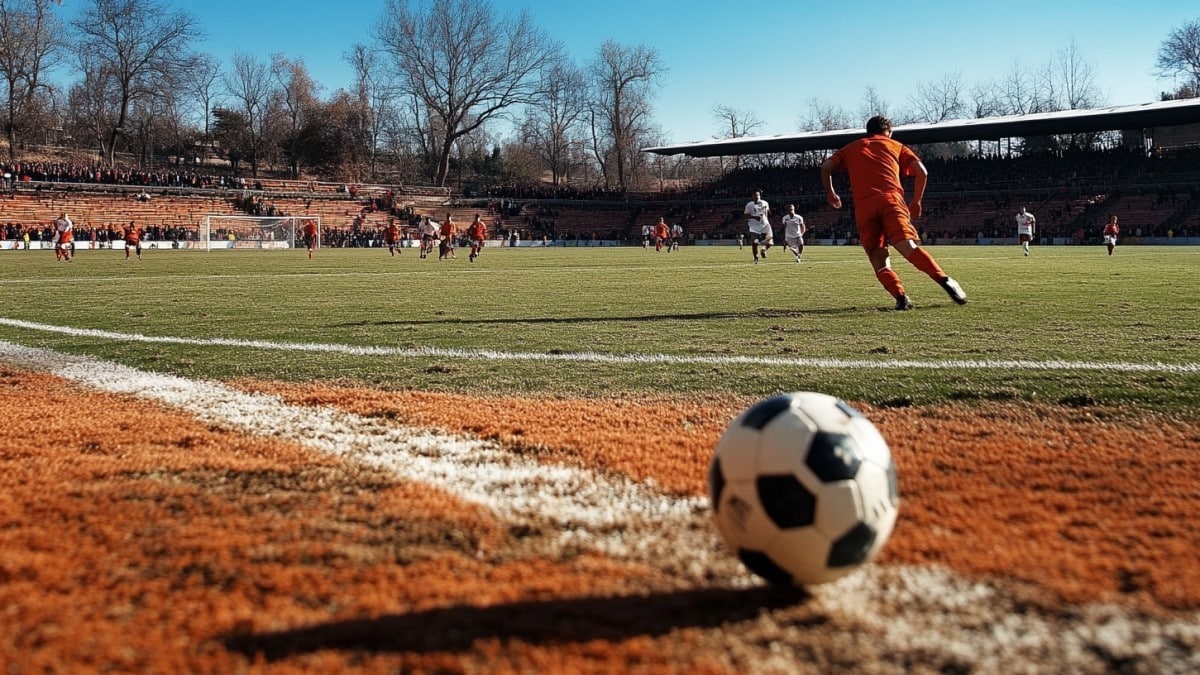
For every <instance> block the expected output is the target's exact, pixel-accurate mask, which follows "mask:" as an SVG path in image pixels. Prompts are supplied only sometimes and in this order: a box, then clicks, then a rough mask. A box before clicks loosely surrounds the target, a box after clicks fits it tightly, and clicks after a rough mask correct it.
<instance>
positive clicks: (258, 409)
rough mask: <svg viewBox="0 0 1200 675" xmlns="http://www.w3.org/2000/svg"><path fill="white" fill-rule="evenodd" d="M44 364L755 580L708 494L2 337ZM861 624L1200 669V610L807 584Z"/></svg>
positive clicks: (1042, 655) (580, 538) (1007, 650)
mask: <svg viewBox="0 0 1200 675" xmlns="http://www.w3.org/2000/svg"><path fill="white" fill-rule="evenodd" d="M3 362H8V363H12V364H14V365H17V366H19V367H23V368H36V369H40V370H43V371H46V372H50V373H52V374H54V375H56V376H59V377H62V378H64V379H67V380H71V381H74V382H77V383H79V384H82V385H86V386H89V387H93V388H96V389H99V390H103V391H108V392H113V393H120V394H131V395H136V396H139V397H143V398H147V399H151V400H156V401H159V402H161V403H164V404H167V405H170V406H172V407H175V408H179V409H183V410H185V411H188V412H190V413H191V414H194V415H195V416H196V417H197V418H199V419H201V420H206V421H210V422H214V423H218V424H222V425H227V426H230V427H235V428H238V429H240V430H244V431H247V432H249V433H253V434H259V435H264V436H272V437H277V438H283V439H285V440H291V441H294V442H297V443H300V444H303V445H305V446H307V447H310V448H313V449H315V450H317V451H320V452H325V453H329V454H331V455H335V456H339V457H345V458H346V459H348V460H351V461H359V462H363V463H367V464H370V465H374V466H378V467H381V468H385V469H388V470H390V471H392V472H393V473H394V474H395V475H396V476H398V477H400V478H401V479H408V480H416V481H421V482H426V483H429V484H432V485H434V486H437V487H440V488H442V489H445V490H446V491H448V492H451V493H453V494H455V495H458V496H460V497H462V498H464V499H468V500H471V501H474V502H476V503H479V504H482V505H484V506H486V507H488V508H491V509H492V510H494V511H495V512H496V513H497V515H499V516H501V517H504V518H507V519H508V520H509V521H510V522H513V523H529V524H531V525H533V526H534V527H535V529H536V531H537V532H539V533H540V535H541V536H542V537H543V538H544V539H545V540H546V543H547V545H548V547H549V549H550V550H549V551H548V552H550V553H556V552H557V553H561V552H562V551H564V550H574V549H576V548H578V547H586V548H589V549H592V550H596V551H598V552H601V553H604V554H606V555H609V556H612V557H616V558H621V559H625V560H630V561H634V562H639V563H642V564H646V565H648V566H653V567H654V568H657V569H660V570H663V571H665V572H667V573H669V574H672V575H675V576H676V577H678V578H680V579H681V580H687V581H688V582H690V583H692V584H696V585H698V586H714V585H730V586H744V585H750V584H753V583H756V582H755V581H754V580H753V579H750V578H749V577H748V576H747V574H746V572H745V571H744V570H743V569H742V568H741V565H740V563H738V562H737V560H736V558H735V557H734V556H732V555H730V554H729V553H728V552H727V551H725V550H724V549H723V547H722V546H721V544H720V542H719V540H718V538H717V535H716V533H715V531H714V529H713V527H712V525H711V521H710V516H709V512H708V503H707V502H708V500H707V499H704V498H695V497H693V498H683V497H672V496H668V495H664V494H662V493H661V492H659V491H657V490H656V489H655V488H654V486H653V485H650V484H642V483H636V482H633V481H630V480H628V479H626V478H623V477H619V476H611V475H606V474H603V473H599V472H595V471H591V470H588V469H586V468H575V467H562V466H548V465H542V464H538V463H535V462H530V461H529V460H527V459H524V458H522V457H520V456H518V455H516V454H515V453H512V452H509V451H507V450H506V449H505V448H503V447H502V446H500V445H498V444H495V443H491V442H486V441H481V440H478V439H470V438H464V437H459V436H454V435H449V434H440V433H434V432H430V431H427V430H422V429H415V428H409V427H405V426H402V425H398V424H395V423H392V422H389V421H387V420H377V419H369V418H363V417H360V416H358V415H354V414H351V413H347V412H343V411H340V410H337V409H334V408H328V407H301V406H295V405H290V404H287V403H285V402H284V401H283V400H282V399H280V398H279V397H276V396H271V395H265V394H250V393H246V392H242V391H238V390H236V389H232V388H230V387H227V386H224V385H221V384H218V383H214V382H202V381H194V380H189V379H187V378H183V377H177V376H173V375H162V374H158V373H152V372H146V371H141V370H137V369H135V368H130V367H128V366H124V365H121V364H117V363H111V362H107V361H102V360H99V359H95V358H92V357H87V356H74V355H70V354H63V353H59V352H54V351H51V350H46V349H37V348H31V347H24V346H21V345H17V344H14V343H11V342H7V341H3V340H0V363H3ZM810 590H811V592H812V594H813V601H814V602H816V603H818V604H819V605H820V606H821V607H822V608H823V609H824V610H825V611H826V612H828V613H830V614H834V615H837V616H839V617H841V618H840V619H839V621H842V622H844V623H845V624H847V626H848V628H849V629H850V630H854V629H856V628H857V629H865V630H867V631H869V632H870V633H871V634H873V635H880V636H881V639H882V640H883V641H884V642H885V643H886V644H887V645H889V646H891V647H893V648H895V649H896V650H898V651H902V652H906V653H924V654H925V655H927V656H928V655H930V654H938V655H941V656H942V657H944V658H946V659H951V660H954V661H956V662H959V663H964V664H969V665H970V666H971V669H979V670H982V671H984V672H1018V671H1020V672H1037V671H1039V670H1042V669H1044V668H1045V666H1046V664H1047V663H1054V664H1064V663H1066V664H1076V665H1078V666H1079V667H1080V668H1081V669H1083V670H1088V669H1089V667H1088V666H1089V665H1094V666H1096V667H1101V666H1102V665H1103V661H1099V662H1098V661H1096V655H1097V654H1113V655H1115V656H1118V657H1125V658H1130V659H1131V660H1132V662H1133V663H1134V664H1135V665H1136V664H1137V663H1139V662H1140V659H1141V658H1145V657H1147V656H1148V655H1149V656H1153V658H1154V661H1153V663H1154V664H1155V665H1156V666H1157V667H1158V668H1159V669H1161V670H1163V671H1165V672H1196V670H1197V669H1198V668H1200V616H1191V617H1187V618H1169V617H1168V618H1164V617H1152V616H1138V615H1136V614H1131V613H1129V612H1128V611H1127V610H1125V609H1123V608H1120V607H1116V606H1111V605H1087V606H1083V607H1077V608H1073V609H1072V610H1071V611H1069V612H1059V611H1040V610H1038V609H1037V608H1036V607H1031V606H1030V605H1029V603H1028V602H1026V601H1023V600H1021V599H1020V598H1019V597H1014V596H1012V595H1011V594H1010V593H1008V592H1007V591H1005V590H1004V588H1003V587H1002V586H997V585H994V584H991V583H987V582H982V581H973V580H970V579H966V578H963V577H961V576H959V575H956V574H954V573H952V572H949V571H947V570H943V569H937V568H932V569H929V568H918V567H903V566H886V567H885V566H880V565H868V566H867V567H866V568H864V569H863V570H861V571H860V572H859V573H857V574H852V575H849V576H847V577H845V578H843V579H841V580H838V581H836V582H834V583H831V584H827V585H825V586H820V587H817V588H813V589H810Z"/></svg>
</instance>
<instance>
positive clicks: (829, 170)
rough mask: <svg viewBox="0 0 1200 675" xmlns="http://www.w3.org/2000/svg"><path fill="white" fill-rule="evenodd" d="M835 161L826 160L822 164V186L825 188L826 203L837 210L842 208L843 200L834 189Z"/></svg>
mask: <svg viewBox="0 0 1200 675" xmlns="http://www.w3.org/2000/svg"><path fill="white" fill-rule="evenodd" d="M833 171H834V166H833V159H832V158H831V159H826V160H825V161H824V162H821V185H824V186H825V201H827V202H829V205H830V206H832V207H833V208H835V209H840V208H842V198H841V197H839V196H838V193H837V191H836V190H834V189H833Z"/></svg>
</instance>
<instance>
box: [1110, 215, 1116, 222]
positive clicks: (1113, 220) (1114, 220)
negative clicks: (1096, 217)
mask: <svg viewBox="0 0 1200 675" xmlns="http://www.w3.org/2000/svg"><path fill="white" fill-rule="evenodd" d="M1108 222H1110V223H1115V222H1117V217H1116V216H1109V217H1108Z"/></svg>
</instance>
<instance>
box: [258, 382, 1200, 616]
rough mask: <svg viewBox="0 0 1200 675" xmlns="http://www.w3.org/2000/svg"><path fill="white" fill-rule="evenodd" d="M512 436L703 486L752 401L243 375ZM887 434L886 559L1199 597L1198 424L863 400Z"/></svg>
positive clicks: (374, 410)
mask: <svg viewBox="0 0 1200 675" xmlns="http://www.w3.org/2000/svg"><path fill="white" fill-rule="evenodd" d="M241 386H243V387H244V388H247V389H251V390H254V391H265V392H269V393H274V394H277V395H280V396H282V397H283V398H285V399H286V400H289V401H291V402H294V403H297V404H302V405H331V406H336V407H339V408H341V409H344V410H348V411H351V412H354V413H357V414H360V415H365V416H378V417H388V418H393V419H396V420H399V421H402V422H404V423H407V424H411V425H416V426H434V427H438V428H442V429H445V430H448V431H452V432H460V433H466V434H473V435H478V436H482V437H484V438H490V439H495V440H497V441H499V442H501V443H505V444H510V445H514V446H516V447H518V448H521V449H525V450H527V451H528V452H530V453H532V454H534V455H536V456H537V457H539V458H541V459H542V460H543V461H547V462H567V463H572V464H577V465H582V466H590V467H599V468H603V469H605V470H608V471H614V472H618V473H622V474H625V475H628V476H630V477H633V478H635V479H638V480H652V481H654V482H655V483H657V484H658V485H660V486H662V487H663V488H664V489H665V490H667V491H669V492H673V493H676V494H702V493H703V492H704V490H705V482H704V481H705V476H706V472H707V468H708V462H709V459H710V457H711V454H712V448H713V447H714V446H715V444H716V441H717V439H718V438H719V437H720V435H721V433H722V432H723V431H724V429H725V426H726V425H727V424H728V422H729V421H730V420H731V419H732V418H733V417H734V416H736V414H737V413H738V412H739V411H740V410H741V409H742V408H743V407H744V406H745V405H747V404H748V403H750V402H748V401H741V402H735V401H699V402H696V401H689V400H682V401H676V400H665V399H653V400H620V401H616V400H563V399H556V398H545V399H520V398H485V399H481V398H476V397H469V396H462V395H451V394H431V393H423V392H384V391H376V390H369V389H361V388H348V387H331V386H324V385H319V384H318V385H293V384H282V383H265V382H243V383H241ZM860 407H861V408H862V409H863V410H864V412H865V413H866V414H867V416H868V417H870V418H871V419H872V420H873V421H874V422H875V423H876V425H877V426H878V427H879V429H880V431H881V432H882V433H883V435H884V437H885V438H887V439H888V442H889V444H890V445H891V449H892V454H893V457H894V459H895V461H896V465H897V470H898V472H899V475H900V486H901V493H902V496H903V502H902V504H901V516H900V522H899V524H898V526H897V529H896V531H895V533H894V534H893V535H892V539H891V541H890V542H889V543H888V546H887V548H885V549H884V554H883V556H882V559H881V562H883V563H885V564H886V563H903V564H938V565H944V566H946V567H949V568H951V569H953V570H955V571H958V572H960V573H962V574H966V575H968V576H973V577H976V578H979V577H996V578H999V579H1016V580H1019V581H1021V582H1028V583H1031V584H1034V585H1036V586H1038V587H1040V588H1042V589H1045V590H1047V591H1050V592H1052V593H1053V594H1054V595H1055V596H1056V597H1057V598H1059V599H1060V600H1062V601H1068V602H1075V603H1079V602H1088V601H1105V602H1123V603H1133V604H1136V605H1137V606H1139V607H1141V608H1143V609H1145V610H1148V611H1164V610H1165V611H1170V610H1195V609H1197V608H1200V528H1197V527H1195V526H1194V523H1193V522H1192V518H1193V514H1194V513H1195V512H1196V510H1197V509H1198V508H1200V492H1198V491H1197V487H1196V486H1198V485H1200V427H1198V426H1197V425H1196V424H1195V423H1188V422H1180V421H1173V420H1165V419H1156V418H1138V419H1131V418H1129V417H1128V416H1124V417H1122V418H1121V419H1120V420H1119V421H1113V416H1112V415H1110V414H1108V412H1109V411H1103V410H1094V411H1088V410H1080V409H1074V408H1065V407H1054V406H1026V405H1013V404H993V405H985V406H975V407H952V406H938V407H934V408H928V409H901V410H892V409H872V408H870V407H867V406H860Z"/></svg>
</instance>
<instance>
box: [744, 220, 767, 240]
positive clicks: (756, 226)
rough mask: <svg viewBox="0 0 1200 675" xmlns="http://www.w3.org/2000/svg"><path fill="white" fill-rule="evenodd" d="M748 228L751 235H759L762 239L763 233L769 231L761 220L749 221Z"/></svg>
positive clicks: (747, 222)
mask: <svg viewBox="0 0 1200 675" xmlns="http://www.w3.org/2000/svg"><path fill="white" fill-rule="evenodd" d="M746 227H749V228H750V234H757V235H759V238H760V239H761V238H762V234H763V232H764V231H766V229H767V226H765V225H763V222H762V221H761V220H747V221H746Z"/></svg>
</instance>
